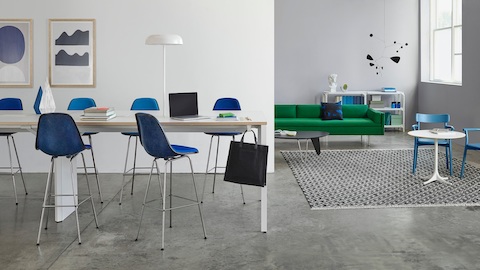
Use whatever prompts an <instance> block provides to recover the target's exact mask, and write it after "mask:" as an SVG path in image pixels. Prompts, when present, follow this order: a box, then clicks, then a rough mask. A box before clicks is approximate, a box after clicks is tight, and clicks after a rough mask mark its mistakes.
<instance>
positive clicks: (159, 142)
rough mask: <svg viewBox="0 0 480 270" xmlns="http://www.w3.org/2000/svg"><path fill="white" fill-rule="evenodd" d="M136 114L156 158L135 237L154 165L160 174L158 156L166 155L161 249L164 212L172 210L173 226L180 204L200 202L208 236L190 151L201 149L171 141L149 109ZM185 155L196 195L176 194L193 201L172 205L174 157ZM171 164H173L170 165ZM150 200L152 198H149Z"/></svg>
mask: <svg viewBox="0 0 480 270" xmlns="http://www.w3.org/2000/svg"><path fill="white" fill-rule="evenodd" d="M135 118H136V120H137V128H138V132H139V136H140V142H141V144H142V145H143V148H145V151H146V152H147V153H148V154H149V155H150V156H152V157H153V162H152V166H151V168H150V175H149V179H148V183H147V189H146V191H145V197H144V199H143V204H142V213H141V216H140V222H139V224H138V231H137V238H136V239H135V241H137V240H138V235H139V234H140V226H141V225H142V220H143V213H144V210H145V204H146V201H147V196H148V190H149V188H150V182H151V180H152V174H153V168H154V167H156V168H157V174H158V164H157V160H158V159H163V160H165V166H164V172H163V188H162V185H160V187H161V193H162V209H161V211H162V250H163V249H164V247H165V244H164V242H165V241H164V240H165V212H166V211H170V227H172V210H174V209H178V208H184V207H188V206H197V207H198V211H199V213H200V220H201V222H202V227H203V236H204V238H205V239H207V233H206V230H205V223H204V222H203V215H202V208H201V207H200V201H199V199H198V194H197V188H196V185H195V177H194V173H193V166H192V161H191V159H190V157H189V156H188V155H190V154H196V153H198V150H197V149H196V148H193V147H188V146H183V145H174V144H170V143H169V142H168V139H167V137H166V135H165V132H164V131H163V128H162V126H161V125H160V123H159V122H158V120H157V119H156V118H155V117H154V116H153V115H151V114H147V113H136V114H135ZM183 158H186V159H188V162H189V163H190V170H191V174H192V182H193V189H194V190H195V199H189V198H185V197H180V196H175V197H177V198H180V199H184V200H187V201H189V202H191V203H189V204H186V205H179V206H175V207H174V206H173V205H172V196H173V195H172V162H173V161H175V160H179V159H183ZM168 165H170V166H168ZM168 167H170V177H169V179H170V184H169V186H170V195H169V197H170V204H169V208H166V196H167V194H166V185H167V170H168ZM149 202H151V201H149Z"/></svg>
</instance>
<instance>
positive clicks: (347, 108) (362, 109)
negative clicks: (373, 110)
mask: <svg viewBox="0 0 480 270" xmlns="http://www.w3.org/2000/svg"><path fill="white" fill-rule="evenodd" d="M342 111H343V118H368V116H367V111H368V105H365V104H349V105H343V107H342Z"/></svg>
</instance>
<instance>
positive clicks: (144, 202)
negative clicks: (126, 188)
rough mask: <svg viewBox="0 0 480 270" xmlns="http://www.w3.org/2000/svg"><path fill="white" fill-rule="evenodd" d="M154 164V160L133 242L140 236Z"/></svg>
mask: <svg viewBox="0 0 480 270" xmlns="http://www.w3.org/2000/svg"><path fill="white" fill-rule="evenodd" d="M156 162H157V161H156V159H154V160H153V162H152V168H151V169H150V175H149V177H148V182H147V188H146V189H145V196H144V197H143V203H142V212H141V214H140V222H139V223H138V230H137V237H136V238H135V241H138V235H139V234H140V227H141V226H142V220H143V213H144V212H145V204H146V202H147V196H148V190H149V189H150V181H151V180H152V172H153V166H154V165H155V164H156ZM157 167H158V165H157ZM164 198H165V197H164ZM164 203H165V202H164Z"/></svg>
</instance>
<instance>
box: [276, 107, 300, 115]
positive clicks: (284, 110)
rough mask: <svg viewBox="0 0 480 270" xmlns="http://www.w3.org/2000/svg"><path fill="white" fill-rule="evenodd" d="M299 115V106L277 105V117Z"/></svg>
mask: <svg viewBox="0 0 480 270" xmlns="http://www.w3.org/2000/svg"><path fill="white" fill-rule="evenodd" d="M295 117H297V106H296V105H286V104H280V105H275V118H295Z"/></svg>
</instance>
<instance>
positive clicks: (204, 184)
mask: <svg viewBox="0 0 480 270" xmlns="http://www.w3.org/2000/svg"><path fill="white" fill-rule="evenodd" d="M212 141H213V136H210V146H209V147H208V157H207V168H206V169H205V180H204V181H203V188H202V198H201V202H202V203H203V195H204V194H205V186H206V183H207V176H208V172H209V171H210V169H209V168H208V166H209V165H210V154H211V152H212Z"/></svg>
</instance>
